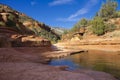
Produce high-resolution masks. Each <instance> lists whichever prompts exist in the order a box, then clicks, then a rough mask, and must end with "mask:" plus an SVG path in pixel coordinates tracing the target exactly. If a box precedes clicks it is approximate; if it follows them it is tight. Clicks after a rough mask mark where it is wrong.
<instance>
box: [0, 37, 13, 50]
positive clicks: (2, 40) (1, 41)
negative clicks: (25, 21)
mask: <svg viewBox="0 0 120 80" xmlns="http://www.w3.org/2000/svg"><path fill="white" fill-rule="evenodd" d="M1 47H11V42H10V40H9V38H7V37H6V36H5V35H2V36H1V35H0V48H1Z"/></svg>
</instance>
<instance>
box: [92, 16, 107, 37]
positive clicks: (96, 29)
mask: <svg viewBox="0 0 120 80" xmlns="http://www.w3.org/2000/svg"><path fill="white" fill-rule="evenodd" d="M91 23H92V31H93V33H95V34H97V35H102V34H104V33H105V24H104V21H103V19H102V18H101V17H95V18H94V19H93V20H92V22H91Z"/></svg>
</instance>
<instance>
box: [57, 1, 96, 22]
mask: <svg viewBox="0 0 120 80" xmlns="http://www.w3.org/2000/svg"><path fill="white" fill-rule="evenodd" d="M97 2H98V0H90V1H89V2H88V3H86V5H85V6H84V7H83V8H81V9H79V10H78V11H76V12H75V13H74V14H72V15H70V16H69V17H68V18H59V19H57V20H59V21H77V20H79V19H78V18H79V16H81V15H84V14H86V13H88V12H89V11H90V9H91V8H92V7H93V6H94V5H96V4H97Z"/></svg>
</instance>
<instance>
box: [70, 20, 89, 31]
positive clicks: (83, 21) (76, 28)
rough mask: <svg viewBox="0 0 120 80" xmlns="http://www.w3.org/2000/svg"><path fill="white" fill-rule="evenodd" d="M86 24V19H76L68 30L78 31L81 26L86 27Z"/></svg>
mask: <svg viewBox="0 0 120 80" xmlns="http://www.w3.org/2000/svg"><path fill="white" fill-rule="evenodd" d="M87 24H88V20H87V19H85V18H83V19H81V20H80V21H78V22H77V23H76V24H75V25H74V26H73V28H72V29H71V30H70V31H71V32H76V31H79V30H80V28H81V27H86V26H87Z"/></svg>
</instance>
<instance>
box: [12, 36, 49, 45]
mask: <svg viewBox="0 0 120 80" xmlns="http://www.w3.org/2000/svg"><path fill="white" fill-rule="evenodd" d="M11 38H12V39H14V40H13V43H12V45H13V47H17V46H19V47H49V46H51V42H50V41H49V40H47V39H44V38H41V37H37V36H34V35H31V36H26V35H25V36H24V35H13V36H12V37H11Z"/></svg>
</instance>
